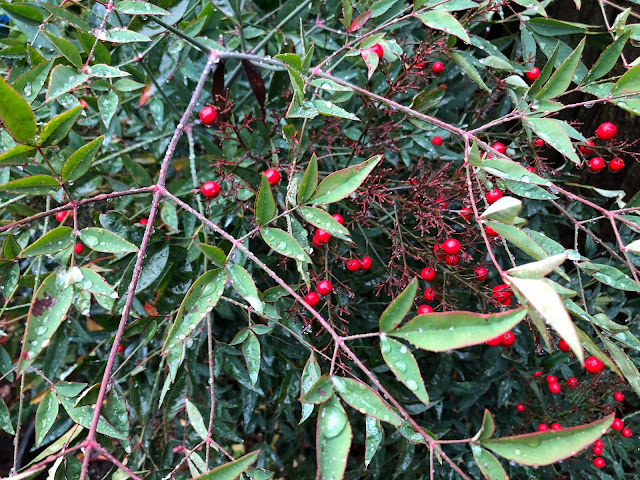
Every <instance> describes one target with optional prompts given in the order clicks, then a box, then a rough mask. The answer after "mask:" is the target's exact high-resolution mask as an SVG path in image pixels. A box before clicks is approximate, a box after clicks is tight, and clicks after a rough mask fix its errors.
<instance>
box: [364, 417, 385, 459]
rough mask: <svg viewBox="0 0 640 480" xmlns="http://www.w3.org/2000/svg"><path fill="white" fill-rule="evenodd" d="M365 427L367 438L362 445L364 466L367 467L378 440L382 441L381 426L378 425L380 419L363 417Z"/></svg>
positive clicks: (378, 444) (378, 443)
mask: <svg viewBox="0 0 640 480" xmlns="http://www.w3.org/2000/svg"><path fill="white" fill-rule="evenodd" d="M365 429H366V433H367V438H366V440H365V445H364V449H365V452H364V467H365V468H367V467H368V466H369V464H370V463H371V459H373V456H374V455H375V454H376V451H377V450H378V447H379V446H380V442H382V431H383V430H382V428H381V427H380V420H377V419H375V418H373V417H369V416H367V417H366V419H365Z"/></svg>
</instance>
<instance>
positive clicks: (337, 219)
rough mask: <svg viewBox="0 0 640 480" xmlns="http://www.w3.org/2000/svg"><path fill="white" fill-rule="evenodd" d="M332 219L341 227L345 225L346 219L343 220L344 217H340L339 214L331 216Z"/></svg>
mask: <svg viewBox="0 0 640 480" xmlns="http://www.w3.org/2000/svg"><path fill="white" fill-rule="evenodd" d="M331 217H332V218H333V219H334V220H335V221H336V222H338V223H339V224H340V225H344V218H342V215H340V214H339V213H334V214H333V215H331Z"/></svg>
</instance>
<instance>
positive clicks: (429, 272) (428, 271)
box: [420, 267, 436, 282]
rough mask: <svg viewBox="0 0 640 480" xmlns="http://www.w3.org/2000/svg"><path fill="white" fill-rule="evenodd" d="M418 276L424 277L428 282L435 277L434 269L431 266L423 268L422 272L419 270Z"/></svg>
mask: <svg viewBox="0 0 640 480" xmlns="http://www.w3.org/2000/svg"><path fill="white" fill-rule="evenodd" d="M420 276H421V277H422V278H423V279H425V280H426V281H427V282H430V281H431V280H433V279H434V278H436V271H435V270H434V269H433V268H429V267H426V268H423V269H422V272H420Z"/></svg>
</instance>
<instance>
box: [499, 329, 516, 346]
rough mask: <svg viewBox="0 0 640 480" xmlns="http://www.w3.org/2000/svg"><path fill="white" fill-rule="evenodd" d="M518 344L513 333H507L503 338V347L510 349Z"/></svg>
mask: <svg viewBox="0 0 640 480" xmlns="http://www.w3.org/2000/svg"><path fill="white" fill-rule="evenodd" d="M515 342H516V336H515V335H514V334H513V332H507V333H505V334H504V335H503V336H502V340H501V342H500V343H501V344H502V346H503V347H510V346H511V345H513V344H514V343H515Z"/></svg>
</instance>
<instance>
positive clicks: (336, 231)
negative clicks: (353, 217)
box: [298, 207, 351, 242]
mask: <svg viewBox="0 0 640 480" xmlns="http://www.w3.org/2000/svg"><path fill="white" fill-rule="evenodd" d="M298 213H300V215H301V216H302V217H303V218H304V219H305V220H306V221H307V222H309V223H310V224H311V225H313V226H315V227H318V228H319V229H320V230H324V231H325V232H327V233H330V234H331V235H333V236H334V237H337V238H341V239H342V240H346V241H347V242H351V237H350V233H349V230H347V229H346V228H345V227H343V226H342V225H340V224H339V223H338V222H337V221H336V219H335V218H333V217H332V216H331V215H329V214H328V213H327V212H325V211H324V210H322V209H320V208H314V207H300V208H298Z"/></svg>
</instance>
